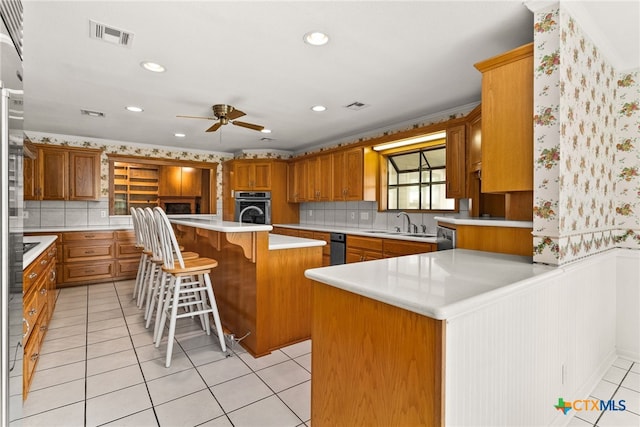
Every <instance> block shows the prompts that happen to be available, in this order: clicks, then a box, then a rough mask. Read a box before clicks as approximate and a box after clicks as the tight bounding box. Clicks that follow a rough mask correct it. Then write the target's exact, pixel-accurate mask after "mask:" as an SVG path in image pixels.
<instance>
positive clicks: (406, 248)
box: [384, 239, 435, 258]
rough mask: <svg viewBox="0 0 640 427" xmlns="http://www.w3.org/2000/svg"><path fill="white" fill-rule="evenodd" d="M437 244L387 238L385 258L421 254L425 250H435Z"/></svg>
mask: <svg viewBox="0 0 640 427" xmlns="http://www.w3.org/2000/svg"><path fill="white" fill-rule="evenodd" d="M434 246H435V244H433V243H427V242H425V243H420V242H408V241H406V240H392V239H387V240H385V241H384V256H385V258H389V257H394V256H402V255H413V254H421V253H424V252H433V250H434Z"/></svg>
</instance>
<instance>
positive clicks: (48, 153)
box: [39, 148, 69, 200]
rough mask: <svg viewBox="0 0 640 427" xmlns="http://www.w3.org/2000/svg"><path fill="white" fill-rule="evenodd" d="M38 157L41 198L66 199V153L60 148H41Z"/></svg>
mask: <svg viewBox="0 0 640 427" xmlns="http://www.w3.org/2000/svg"><path fill="white" fill-rule="evenodd" d="M39 157H40V186H41V188H42V192H41V197H42V198H41V200H68V198H69V196H68V194H69V193H68V185H69V184H68V182H69V173H68V167H69V156H68V153H67V152H66V151H64V150H61V149H53V148H42V149H41V150H40V153H39Z"/></svg>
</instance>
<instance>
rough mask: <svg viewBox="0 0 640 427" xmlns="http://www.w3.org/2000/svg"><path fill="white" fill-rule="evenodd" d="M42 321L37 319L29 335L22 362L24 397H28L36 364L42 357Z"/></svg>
mask: <svg viewBox="0 0 640 427" xmlns="http://www.w3.org/2000/svg"><path fill="white" fill-rule="evenodd" d="M40 323H41V322H40V321H37V322H36V323H35V324H34V325H33V327H32V329H33V332H32V333H31V334H30V335H29V339H28V340H27V341H25V342H26V344H25V346H24V358H23V363H22V398H23V399H25V398H26V394H27V392H28V390H29V386H30V385H31V380H32V379H33V373H34V371H35V370H36V365H37V364H38V360H39V359H40V347H41V344H42V338H43V337H44V333H40V326H41V324H40Z"/></svg>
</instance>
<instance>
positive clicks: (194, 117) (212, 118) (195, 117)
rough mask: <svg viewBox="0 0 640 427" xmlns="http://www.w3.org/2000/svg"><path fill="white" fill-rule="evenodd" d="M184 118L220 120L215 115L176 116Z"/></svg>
mask: <svg viewBox="0 0 640 427" xmlns="http://www.w3.org/2000/svg"><path fill="white" fill-rule="evenodd" d="M176 117H180V118H183V119H207V120H218V119H217V118H215V117H202V116H176Z"/></svg>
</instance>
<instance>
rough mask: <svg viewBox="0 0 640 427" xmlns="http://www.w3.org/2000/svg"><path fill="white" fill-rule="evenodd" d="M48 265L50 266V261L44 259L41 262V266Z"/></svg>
mask: <svg viewBox="0 0 640 427" xmlns="http://www.w3.org/2000/svg"><path fill="white" fill-rule="evenodd" d="M47 264H49V260H48V259H43V260H42V261H40V265H47Z"/></svg>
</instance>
